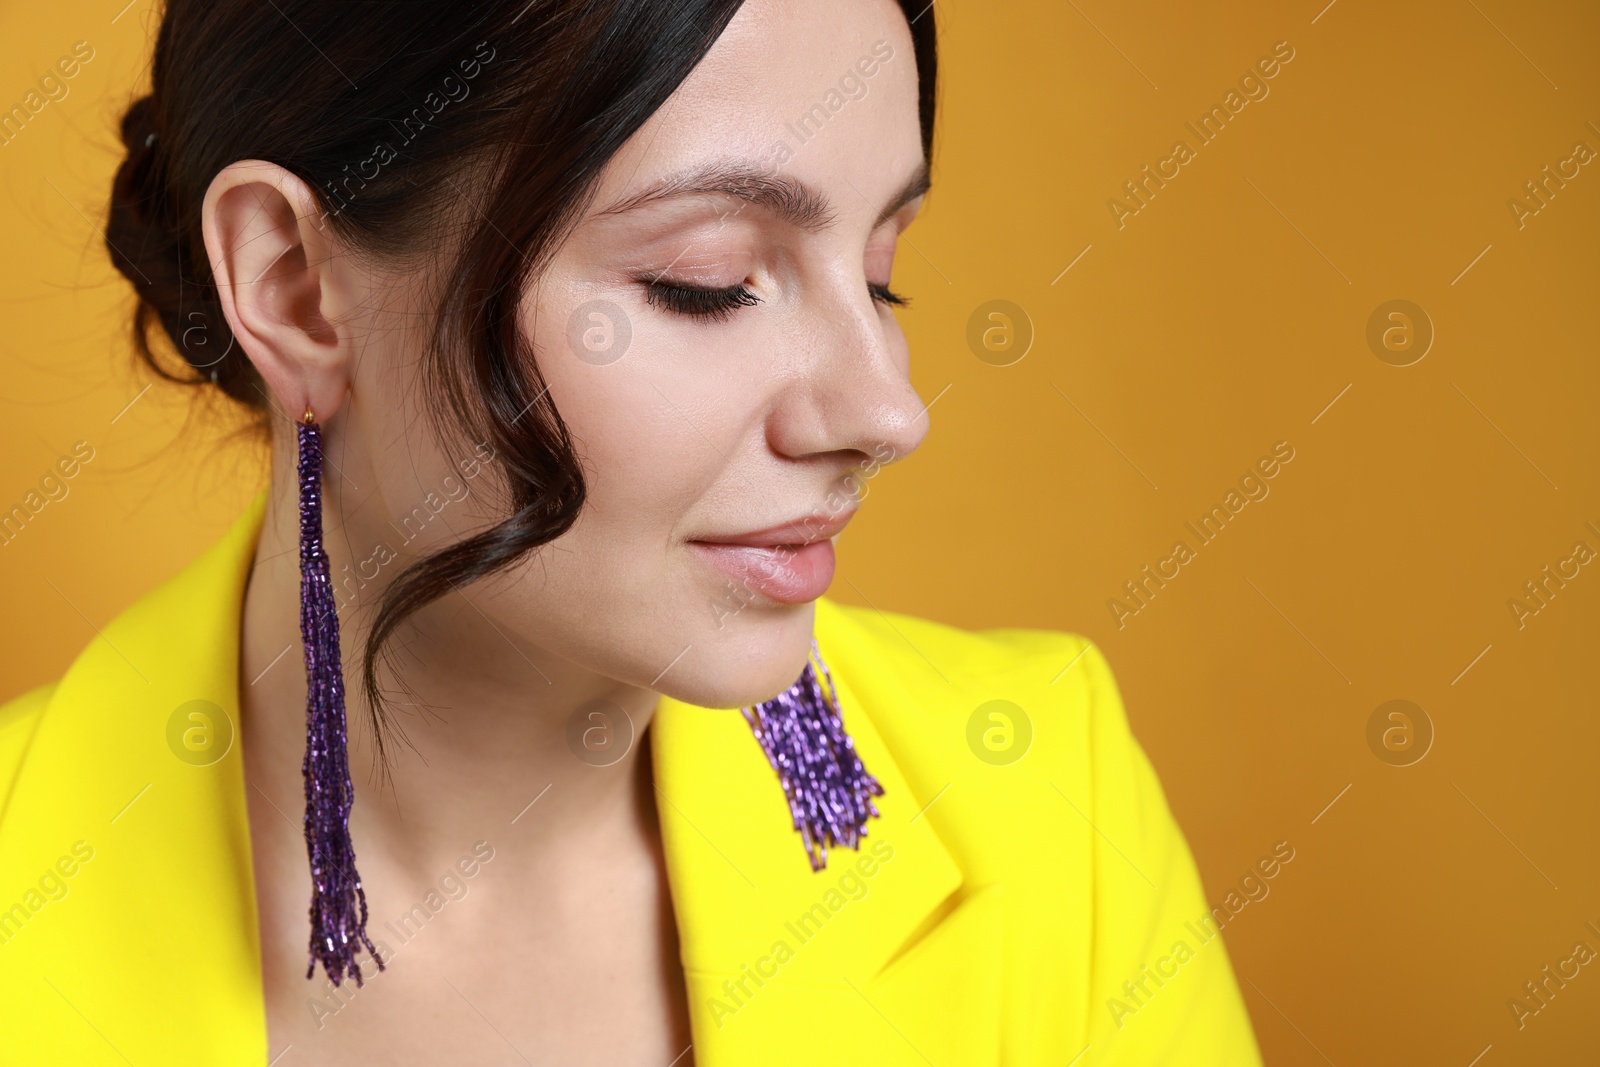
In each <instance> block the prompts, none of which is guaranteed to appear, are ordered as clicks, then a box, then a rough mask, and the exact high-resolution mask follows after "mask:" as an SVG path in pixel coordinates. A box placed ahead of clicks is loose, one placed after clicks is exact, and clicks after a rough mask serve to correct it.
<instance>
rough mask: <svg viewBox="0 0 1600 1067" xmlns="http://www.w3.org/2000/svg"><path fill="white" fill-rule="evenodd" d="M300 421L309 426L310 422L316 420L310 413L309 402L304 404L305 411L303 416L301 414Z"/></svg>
mask: <svg viewBox="0 0 1600 1067" xmlns="http://www.w3.org/2000/svg"><path fill="white" fill-rule="evenodd" d="M301 421H302V422H304V423H305V424H306V425H307V426H310V425H311V424H312V423H314V422H316V421H317V417H316V416H315V415H313V414H312V413H311V405H310V404H307V405H306V413H305V415H304V416H302V418H301Z"/></svg>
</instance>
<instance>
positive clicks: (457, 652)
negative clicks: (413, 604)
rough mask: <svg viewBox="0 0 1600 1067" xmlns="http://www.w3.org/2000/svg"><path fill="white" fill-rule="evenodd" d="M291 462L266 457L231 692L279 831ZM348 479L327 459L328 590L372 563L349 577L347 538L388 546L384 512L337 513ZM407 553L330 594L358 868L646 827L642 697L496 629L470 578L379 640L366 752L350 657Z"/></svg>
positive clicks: (293, 790) (367, 873) (559, 849)
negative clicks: (475, 847)
mask: <svg viewBox="0 0 1600 1067" xmlns="http://www.w3.org/2000/svg"><path fill="white" fill-rule="evenodd" d="M291 447H292V446H291ZM293 460H294V457H293V454H292V452H291V453H290V454H288V455H284V454H282V451H281V450H280V452H279V454H278V455H275V457H274V463H273V483H272V488H271V490H270V495H269V499H268V502H267V510H266V516H265V519H264V524H263V527H262V530H261V537H260V540H259V543H258V545H257V548H256V555H255V560H254V564H253V567H252V570H251V575H250V581H249V585H248V588H247V591H246V594H245V601H244V608H243V620H242V628H241V648H240V682H239V687H240V708H241V718H242V720H243V721H242V724H241V738H242V743H243V746H244V757H245V769H246V779H247V781H248V783H249V788H250V790H251V791H252V792H254V793H256V796H255V797H253V798H252V803H255V802H256V801H257V800H260V799H263V798H264V799H266V800H267V801H269V802H270V803H271V805H272V806H273V807H274V808H276V809H277V810H278V812H279V813H280V814H281V815H282V816H283V817H284V818H283V820H281V821H283V822H286V823H287V824H288V826H287V827H286V828H285V829H284V833H286V834H287V833H289V832H290V831H292V832H293V834H294V835H295V837H296V838H298V836H299V834H300V820H301V817H302V811H303V804H304V801H303V797H304V784H303V778H302V774H301V759H302V756H303V753H304V746H305V728H306V727H305V708H306V681H305V671H304V667H303V660H302V652H301V647H302V646H301V635H300V607H299V591H300V563H299V514H298V500H297V488H296V483H295V479H294V462H293ZM352 474H353V475H355V477H356V478H357V480H359V479H360V478H361V477H362V474H361V473H357V472H353V471H351V470H350V469H349V467H348V466H347V467H346V468H345V470H344V473H342V474H341V473H339V472H337V471H336V470H335V469H334V467H333V466H332V464H330V465H329V466H328V468H327V469H326V470H325V472H324V479H323V484H324V487H325V496H324V513H323V530H324V545H325V548H326V550H327V552H328V555H329V562H330V572H331V573H332V574H333V575H334V576H335V577H334V581H335V585H336V586H338V585H339V584H340V577H341V576H342V575H347V574H356V573H359V574H361V575H362V576H363V577H364V576H365V575H366V574H370V573H372V571H373V567H372V565H371V564H369V565H368V566H367V568H366V570H365V571H359V572H358V570H357V568H358V565H359V564H360V563H361V562H362V561H363V560H365V559H368V558H370V555H371V552H370V550H369V551H368V552H361V551H359V550H358V548H357V547H356V546H363V545H375V544H387V545H391V546H393V545H395V543H396V541H397V540H398V537H397V536H396V534H395V533H394V530H393V527H392V526H390V524H389V523H388V521H387V519H386V517H383V516H379V515H376V514H375V513H376V512H377V511H379V510H381V509H380V508H368V509H366V510H365V511H364V510H363V509H362V507H361V505H360V504H356V505H355V506H354V507H346V506H345V504H344V502H345V500H346V498H347V496H348V497H349V498H351V499H356V500H360V499H361V498H362V494H361V493H359V492H357V491H355V490H354V489H350V491H349V493H348V494H346V492H345V491H344V490H345V489H346V488H349V485H350V483H349V482H348V478H347V477H346V476H347V475H352ZM340 483H344V484H340ZM374 495H375V494H374ZM441 517H442V516H441ZM415 555H416V554H415V553H405V552H404V551H401V552H399V553H398V558H395V559H393V560H392V561H390V562H388V563H386V564H385V565H383V566H382V567H381V569H380V571H379V573H378V575H377V577H376V578H375V579H373V580H367V581H365V582H364V584H360V585H357V584H356V583H355V582H348V583H345V585H344V586H343V587H342V588H341V589H340V596H339V623H340V646H341V653H342V656H343V661H344V677H345V682H346V685H345V704H346V718H347V730H348V738H349V758H350V770H351V780H352V782H353V783H354V785H355V795H356V803H355V805H354V809H353V811H352V815H351V836H352V840H353V842H354V844H355V846H356V854H357V856H358V857H359V863H360V869H361V871H362V874H363V877H364V879H365V880H366V881H367V882H368V883H369V884H370V885H372V886H382V885H384V884H385V882H384V881H380V872H382V873H383V874H384V875H386V876H387V878H391V879H398V880H400V881H402V882H413V883H414V882H417V881H428V880H430V879H431V878H432V877H434V876H435V875H436V874H437V872H438V871H439V870H442V869H445V868H447V867H449V866H450V865H451V864H453V863H454V862H455V861H456V859H457V858H459V857H460V856H461V855H462V854H463V853H465V852H466V851H467V850H469V849H470V848H471V846H472V844H473V843H474V842H476V841H479V840H488V841H490V843H491V844H498V843H499V842H500V841H502V840H505V841H512V840H514V841H515V844H516V847H515V848H514V849H507V850H503V851H501V852H500V853H499V854H500V855H503V856H508V857H510V858H511V862H512V863H513V864H515V863H517V859H518V858H519V857H520V858H522V859H523V860H524V861H525V862H526V863H528V864H529V865H532V864H534V863H535V862H536V861H538V862H542V863H548V860H549V857H550V856H551V855H552V854H555V855H560V854H562V853H563V852H564V851H566V847H567V846H571V847H572V848H574V849H577V848H579V846H580V844H581V843H584V842H587V843H588V846H589V847H590V848H591V850H592V846H593V842H594V841H595V840H596V838H597V836H598V837H599V838H600V839H602V840H603V839H604V838H605V837H607V836H614V835H616V834H624V835H637V834H644V835H646V836H649V835H653V834H654V833H655V825H654V807H653V802H652V796H651V792H652V787H651V781H652V779H651V777H650V774H649V766H648V757H649V753H648V746H647V745H646V744H645V729H646V727H647V726H648V725H649V723H650V720H651V718H652V716H653V714H654V710H655V706H656V702H657V700H658V697H657V694H655V693H654V692H652V691H650V690H648V689H644V688H641V687H638V686H632V685H626V684H622V683H619V682H617V681H615V680H613V679H610V678H607V677H604V676H602V675H599V674H596V673H595V672H593V671H591V670H588V669H585V668H583V667H580V666H578V665H577V664H575V663H572V662H571V661H570V660H566V659H563V658H562V657H560V656H558V655H556V654H554V653H552V652H550V651H548V650H545V649H542V648H538V647H533V646H531V645H529V644H528V643H527V642H525V641H523V640H520V639H519V638H518V637H517V636H516V635H514V634H511V633H508V632H505V631H504V630H503V629H502V628H501V627H497V626H496V625H495V624H494V623H492V622H490V620H489V619H488V618H487V616H485V615H484V614H483V613H482V612H480V611H479V610H478V608H477V607H476V606H475V604H474V601H475V600H476V599H477V597H479V596H483V595H486V594H485V592H484V591H483V590H482V589H481V588H475V587H466V588H463V589H461V590H459V591H457V592H454V593H451V594H449V595H448V596H446V597H444V598H442V599H441V600H438V601H435V602H434V603H433V604H431V605H429V606H427V607H425V608H423V609H422V610H421V611H419V612H417V613H415V614H414V615H412V616H411V618H410V621H408V622H407V623H404V624H402V625H401V627H400V628H399V629H398V630H396V631H395V633H394V634H393V635H392V636H391V638H390V640H389V643H388V648H389V652H390V658H391V662H392V664H393V665H394V668H395V669H394V671H393V672H392V673H387V672H380V679H381V680H382V681H383V682H384V684H385V686H386V690H385V695H386V697H387V698H388V700H387V704H386V707H385V709H384V711H385V721H386V724H387V725H386V728H385V729H384V731H383V734H382V741H383V745H382V749H383V755H384V757H385V760H384V761H383V762H380V760H379V732H378V730H377V728H376V726H375V720H374V714H373V708H372V706H371V705H370V704H369V703H368V701H367V699H366V696H365V694H364V693H363V692H362V687H361V684H360V679H361V660H362V656H363V650H364V646H365V641H366V636H367V633H368V630H369V628H370V624H371V621H372V617H373V615H374V613H375V609H376V605H377V602H378V599H379V595H380V594H381V592H382V590H383V588H384V585H385V584H386V582H387V581H390V580H393V577H394V576H395V575H396V574H398V573H399V572H400V571H401V570H402V569H403V568H404V567H405V566H406V565H407V563H409V562H410V561H411V558H413V557H414V556H415ZM346 568H348V570H347V569H346ZM619 712H620V714H619ZM624 716H625V718H624ZM630 725H631V730H630ZM630 733H631V741H630V739H629V738H630ZM302 847H303V846H302ZM369 896H370V894H369ZM375 914H383V913H382V912H375Z"/></svg>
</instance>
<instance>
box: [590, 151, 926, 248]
mask: <svg viewBox="0 0 1600 1067" xmlns="http://www.w3.org/2000/svg"><path fill="white" fill-rule="evenodd" d="M930 186H931V183H930V180H929V176H928V165H927V162H926V161H923V162H922V163H921V164H919V165H918V166H917V169H916V172H915V173H914V174H912V175H911V178H910V179H909V180H908V181H907V182H906V183H905V184H904V185H903V186H901V187H900V189H899V190H898V191H897V192H896V193H895V194H894V196H892V197H891V198H890V199H889V203H888V204H887V205H885V206H884V208H883V210H882V211H880V212H879V213H878V217H877V218H876V219H875V220H874V221H873V223H872V228H873V229H874V230H875V229H877V228H878V227H879V226H881V225H883V223H884V222H886V221H887V220H889V219H890V218H893V217H894V214H895V212H897V211H899V210H900V209H901V208H903V207H905V206H906V205H907V204H909V203H910V202H911V201H913V200H915V199H916V198H917V197H919V196H921V195H923V194H924V193H926V192H927V191H928V190H929V188H930ZM707 195H720V196H731V197H734V198H736V199H739V200H743V201H745V202H746V203H749V204H755V205H757V206H758V207H762V208H765V209H766V210H768V211H770V212H772V214H774V215H776V216H777V217H778V218H780V219H782V220H783V221H785V222H787V223H789V224H790V225H792V226H794V227H796V228H797V229H801V230H805V231H807V232H808V233H817V232H819V231H822V230H825V229H827V228H828V227H830V226H832V225H833V222H834V219H835V215H834V213H833V211H832V209H831V208H830V206H829V201H828V198H827V197H826V196H824V195H823V194H822V193H821V192H819V191H818V190H816V189H814V188H813V187H811V186H809V185H807V184H806V183H805V182H803V181H801V180H799V179H798V178H791V177H788V176H786V175H782V174H775V173H772V172H771V171H770V170H767V169H764V168H761V167H757V166H753V165H751V164H750V163H747V162H745V161H742V160H729V161H715V162H711V163H707V164H704V165H702V166H699V167H695V168H692V169H690V170H687V171H684V172H682V173H680V174H675V175H672V176H671V177H668V178H665V179H663V180H662V181H660V182H658V183H656V184H655V185H653V186H651V187H650V188H648V189H645V190H643V191H641V192H638V193H634V194H633V195H631V196H627V197H624V198H623V199H621V200H619V201H618V202H617V203H615V204H613V205H611V206H610V207H608V208H606V209H605V210H603V211H599V212H596V215H620V214H622V213H624V212H627V211H633V210H635V209H636V208H640V207H644V206H645V205H646V204H654V203H659V202H660V201H663V200H671V199H676V198H678V197H687V196H707Z"/></svg>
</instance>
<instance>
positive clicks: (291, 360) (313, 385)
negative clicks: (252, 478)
mask: <svg viewBox="0 0 1600 1067" xmlns="http://www.w3.org/2000/svg"><path fill="white" fill-rule="evenodd" d="M321 211H322V207H321V205H320V204H319V203H318V201H317V199H316V197H315V195H314V194H313V193H312V192H311V189H310V187H309V186H307V185H306V183H305V182H304V181H302V180H301V179H300V178H298V177H297V176H295V175H294V174H291V173H290V172H289V171H287V170H285V169H284V168H283V167H280V166H278V165H277V164H275V163H268V162H265V161H262V160H241V161H239V162H236V163H231V164H229V165H228V166H227V167H225V168H223V170H221V171H220V172H218V174H217V176H216V177H215V178H213V179H212V182H211V186H210V188H208V189H207V190H206V196H205V201H204V202H203V204H202V205H201V231H202V233H203V235H204V238H205V243H206V254H207V256H208V257H209V258H210V260H211V270H212V276H213V277H214V278H215V280H216V286H217V296H218V299H219V301H220V302H221V305H222V311H223V314H224V316H226V318H227V320H228V326H229V328H230V329H231V330H232V331H233V335H234V337H235V339H236V340H237V342H238V345H239V347H240V348H242V349H243V350H244V352H245V354H246V355H247V356H248V357H249V359H250V361H251V362H252V363H253V364H255V367H256V370H257V371H259V372H260V374H261V377H262V379H263V380H264V381H265V382H266V384H267V387H268V388H269V389H270V390H271V392H272V395H273V397H274V399H276V400H277V402H278V405H279V406H280V407H281V408H282V410H283V413H284V414H285V415H286V416H287V417H288V418H289V419H291V420H292V421H294V422H299V421H300V420H301V417H302V415H303V414H304V412H305V410H306V409H307V407H309V408H310V409H311V410H312V412H313V413H314V414H315V416H316V419H317V421H318V422H323V421H326V420H327V418H328V417H329V416H331V415H333V414H334V412H336V411H337V410H338V409H339V408H340V406H341V405H342V404H343V401H344V397H345V393H346V392H347V391H348V389H349V387H350V373H351V363H350V353H349V348H348V345H347V343H346V338H345V337H344V336H342V335H341V331H340V330H339V329H338V328H337V327H336V326H335V322H336V321H337V319H338V317H339V316H340V314H341V313H342V312H343V311H344V310H345V309H344V308H342V307H340V306H339V303H340V300H341V296H340V292H341V290H340V289H339V287H338V286H337V285H335V279H334V276H333V272H334V269H335V265H336V264H337V263H339V262H340V258H339V257H337V256H335V254H334V252H335V248H334V243H335V238H334V236H333V234H332V231H331V229H330V228H328V227H326V226H325V225H323V224H322V220H321V217H320V216H321Z"/></svg>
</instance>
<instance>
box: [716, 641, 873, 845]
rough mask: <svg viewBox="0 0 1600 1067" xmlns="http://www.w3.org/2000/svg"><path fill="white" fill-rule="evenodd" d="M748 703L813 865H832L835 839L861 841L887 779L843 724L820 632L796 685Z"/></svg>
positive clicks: (749, 715)
mask: <svg viewBox="0 0 1600 1067" xmlns="http://www.w3.org/2000/svg"><path fill="white" fill-rule="evenodd" d="M819 672H820V677H819ZM743 711H744V717H745V720H746V721H747V722H748V723H749V724H750V729H751V730H752V731H753V732H754V733H755V736H756V740H757V741H758V742H760V744H761V750H762V751H763V752H765V753H766V755H767V761H768V762H769V763H771V764H772V769H773V770H774V771H776V772H777V774H778V781H779V783H780V784H781V785H782V786H783V794H784V796H785V797H786V798H787V799H788V801H789V813H790V815H791V816H792V817H793V821H794V828H795V829H796V830H797V831H799V833H800V839H801V842H802V843H803V844H804V846H805V850H806V857H807V858H808V859H809V860H810V861H811V869H812V871H820V870H822V869H823V868H824V867H826V866H827V864H828V849H829V848H830V847H837V846H840V845H844V846H846V847H849V848H856V849H858V848H860V847H861V839H862V838H864V837H866V836H867V819H868V818H871V817H875V816H877V814H878V809H877V806H876V805H874V804H873V802H872V798H873V797H875V796H877V797H881V796H883V786H882V785H880V784H879V783H878V780H877V779H876V778H874V777H873V776H872V775H871V774H869V773H868V772H867V769H866V767H865V766H863V765H862V762H861V757H860V756H859V755H857V754H856V746H855V741H854V740H853V739H852V738H851V737H850V735H849V734H848V733H846V732H845V729H844V720H843V718H842V717H841V715H840V711H839V700H838V690H837V689H835V688H834V684H833V676H832V675H831V674H829V673H828V667H827V664H825V663H823V661H822V654H821V652H820V650H819V649H818V648H817V643H816V641H815V639H813V640H812V642H811V659H810V661H808V662H807V663H806V666H805V670H803V671H802V672H801V673H800V677H799V678H798V679H797V680H796V681H795V683H794V685H792V686H790V687H789V688H788V689H786V690H784V691H783V692H782V693H779V694H778V695H777V696H775V697H773V698H772V699H771V700H768V701H766V702H764V703H761V704H757V705H754V706H753V707H747V708H744V709H743Z"/></svg>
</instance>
